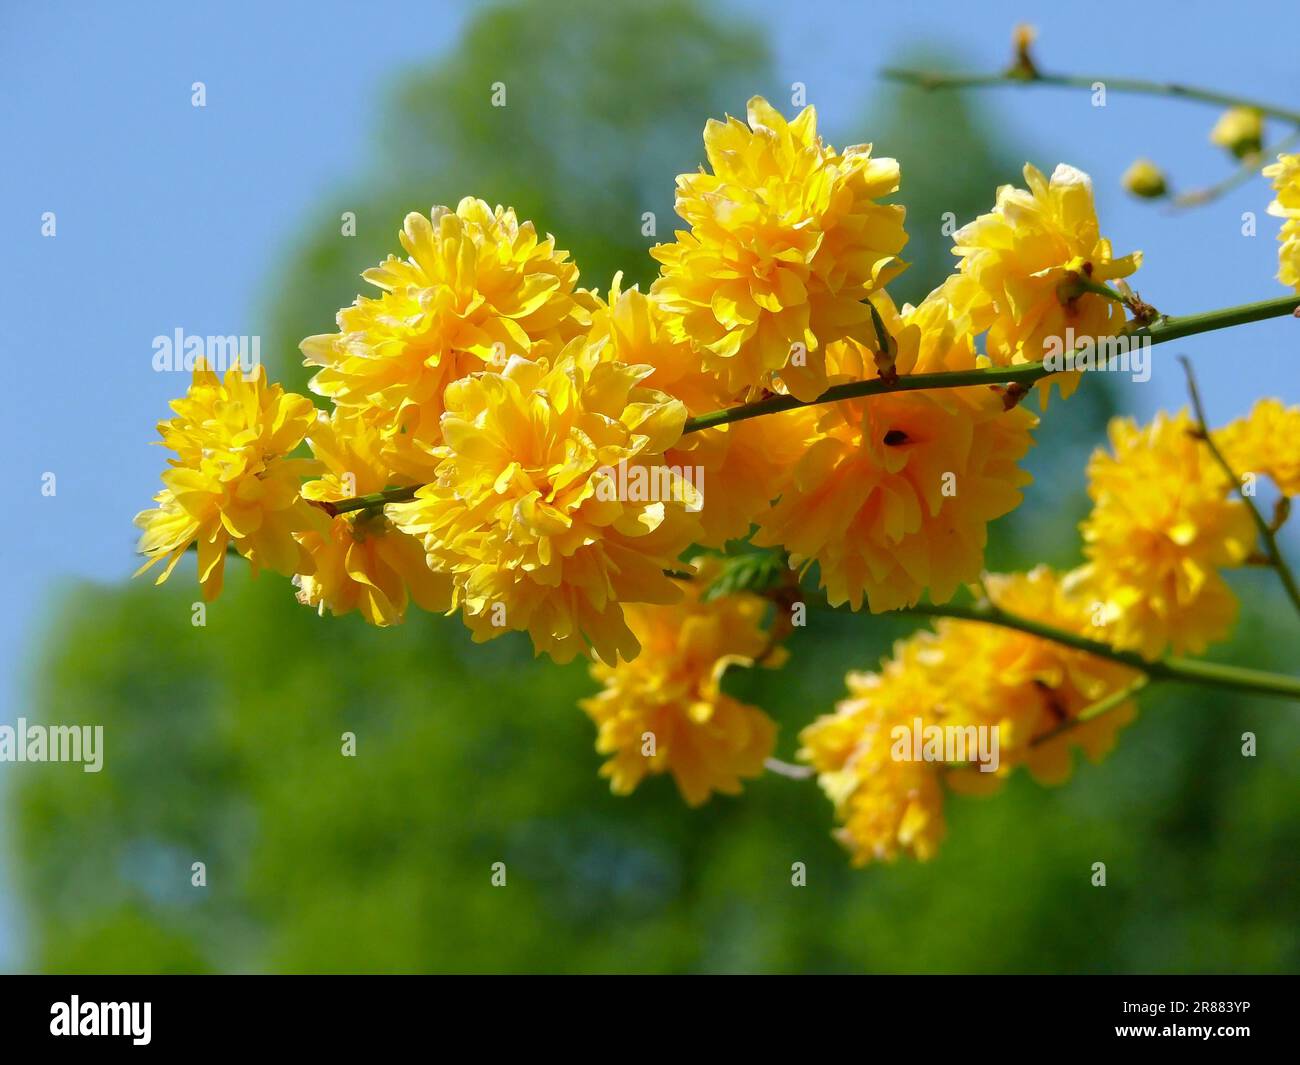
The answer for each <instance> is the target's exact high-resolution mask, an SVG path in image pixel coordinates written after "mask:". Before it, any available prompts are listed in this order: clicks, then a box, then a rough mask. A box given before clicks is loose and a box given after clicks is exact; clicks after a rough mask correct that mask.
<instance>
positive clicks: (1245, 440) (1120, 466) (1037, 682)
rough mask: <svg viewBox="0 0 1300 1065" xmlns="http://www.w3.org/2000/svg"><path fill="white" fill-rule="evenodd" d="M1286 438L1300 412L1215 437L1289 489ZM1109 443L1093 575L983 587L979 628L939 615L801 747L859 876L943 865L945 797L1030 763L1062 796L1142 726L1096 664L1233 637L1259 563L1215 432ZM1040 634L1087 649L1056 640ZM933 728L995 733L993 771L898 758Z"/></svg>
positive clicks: (1264, 411)
mask: <svg viewBox="0 0 1300 1065" xmlns="http://www.w3.org/2000/svg"><path fill="white" fill-rule="evenodd" d="M1284 424H1285V425H1289V426H1296V425H1298V424H1300V407H1292V408H1289V409H1287V408H1283V407H1282V406H1281V404H1280V403H1278V402H1277V401H1276V400H1265V401H1261V402H1260V403H1259V404H1257V405H1256V407H1255V409H1254V410H1253V411H1252V412H1251V414H1250V415H1249V417H1247V418H1243V419H1240V420H1238V421H1235V422H1233V423H1231V424H1230V425H1228V426H1227V427H1225V428H1224V429H1222V430H1219V431H1218V432H1217V433H1214V434H1211V435H1212V438H1213V439H1214V440H1216V441H1218V442H1219V446H1220V448H1221V449H1222V451H1223V452H1225V453H1226V454H1228V455H1230V456H1232V458H1230V459H1228V460H1226V461H1227V462H1228V463H1229V468H1230V469H1234V472H1235V467H1233V466H1232V465H1231V463H1232V462H1233V461H1234V460H1235V461H1243V462H1247V464H1248V465H1249V464H1252V463H1253V465H1254V469H1255V470H1256V471H1258V472H1260V473H1268V475H1269V476H1270V477H1273V478H1275V479H1276V480H1277V482H1278V486H1279V488H1281V489H1282V490H1283V491H1284V492H1285V491H1286V489H1287V487H1288V486H1289V487H1291V488H1292V489H1293V488H1294V487H1295V485H1294V484H1293V483H1289V482H1288V476H1291V477H1293V476H1294V475H1295V473H1296V463H1297V461H1300V457H1298V456H1297V453H1296V450H1295V448H1294V445H1291V446H1290V447H1289V449H1288V448H1287V444H1286V443H1278V441H1279V440H1280V439H1281V438H1279V437H1278V436H1276V435H1274V434H1275V432H1276V430H1277V429H1278V428H1279V427H1280V426H1282V425H1284ZM1110 439H1111V450H1110V451H1106V450H1102V449H1099V450H1098V451H1097V452H1096V453H1095V454H1094V455H1093V457H1092V460H1091V462H1090V463H1089V466H1088V476H1089V493H1090V495H1091V497H1092V500H1093V509H1092V512H1091V513H1090V514H1089V515H1088V517H1087V518H1086V519H1085V520H1084V522H1083V523H1082V524H1081V526H1080V529H1081V532H1082V536H1083V545H1084V554H1085V556H1086V558H1087V561H1086V562H1085V563H1084V564H1083V565H1081V566H1079V567H1077V568H1075V569H1073V570H1070V571H1068V572H1065V573H1057V572H1055V571H1053V570H1051V569H1049V568H1047V567H1045V566H1039V567H1037V568H1036V569H1034V570H1032V571H1030V572H1029V573H1022V574H1010V575H999V574H989V575H985V576H984V578H983V580H982V582H981V587H980V588H979V589H978V590H979V591H980V592H982V594H983V595H984V596H985V599H984V600H983V606H982V608H981V609H980V610H977V611H976V612H975V616H976V617H978V618H981V620H967V619H952V618H947V619H943V620H940V621H938V622H937V623H936V625H935V626H934V629H933V631H922V632H918V633H916V634H915V635H913V636H912V637H910V638H909V639H907V640H903V641H900V642H899V643H898V644H897V645H896V646H895V648H894V654H893V656H892V657H891V658H890V659H889V660H887V661H886V662H885V663H884V664H883V665H882V667H881V669H880V670H879V671H878V672H876V673H850V674H849V675H848V677H847V685H848V690H849V697H848V698H847V699H846V700H844V701H843V702H841V703H840V704H839V706H838V707H837V710H836V713H834V714H831V715H827V716H824V717H821V718H819V719H817V720H816V721H814V722H813V724H812V725H810V726H808V728H806V729H805V730H804V731H803V733H802V734H801V740H802V748H801V750H800V757H801V758H802V759H803V760H805V761H807V762H808V763H809V764H810V765H812V767H813V768H814V769H815V770H816V771H817V773H818V779H819V781H820V783H821V785H822V788H823V790H824V791H825V792H826V794H827V796H828V797H829V798H830V800H831V802H832V803H833V804H834V807H835V812H836V815H837V818H838V820H839V821H840V822H841V828H840V829H839V831H838V836H839V838H840V839H841V841H842V842H843V843H844V844H845V846H846V847H847V848H848V849H849V851H850V852H851V854H852V855H853V860H854V861H855V862H856V863H857V864H862V863H865V862H868V861H871V860H880V859H884V860H892V859H893V858H895V857H897V856H898V855H899V854H909V855H912V856H914V857H916V858H920V859H926V858H929V857H931V856H933V854H934V853H935V851H936V849H937V847H938V845H939V843H940V841H941V840H942V838H943V834H944V818H943V803H944V798H945V796H946V795H947V793H948V792H955V793H987V792H989V791H991V790H993V789H994V788H996V787H997V786H998V784H999V783H1000V782H1001V781H1002V780H1003V779H1004V778H1005V777H1006V775H1007V774H1008V773H1009V772H1010V771H1011V770H1013V769H1014V768H1015V767H1016V766H1020V765H1023V766H1024V767H1025V768H1026V769H1027V770H1028V771H1029V773H1030V774H1031V775H1032V776H1033V777H1034V778H1035V779H1036V780H1037V781H1038V782H1039V783H1043V784H1058V783H1061V782H1063V781H1064V780H1066V779H1067V778H1068V777H1069V775H1070V771H1071V767H1072V757H1071V750H1072V748H1074V747H1078V748H1080V749H1081V750H1082V751H1083V752H1084V753H1085V754H1086V755H1087V757H1088V758H1090V759H1092V760H1094V761H1096V760H1098V759H1100V758H1101V757H1103V756H1104V755H1105V754H1106V753H1107V752H1108V751H1109V750H1110V749H1111V747H1112V746H1113V745H1114V742H1115V737H1116V734H1117V732H1118V730H1119V729H1120V728H1121V727H1123V726H1124V725H1126V724H1128V723H1129V722H1130V721H1132V720H1133V718H1134V716H1135V713H1136V707H1135V705H1134V703H1133V701H1132V699H1131V698H1130V697H1129V696H1130V695H1131V694H1132V693H1133V692H1134V691H1135V690H1136V687H1138V686H1140V685H1141V683H1143V674H1142V673H1141V672H1140V671H1139V670H1138V669H1136V668H1133V667H1130V666H1128V665H1126V664H1124V663H1123V662H1117V661H1115V660H1114V658H1115V657H1118V656H1114V657H1108V656H1107V654H1103V653H1099V652H1110V651H1120V652H1123V651H1133V652H1136V653H1137V654H1138V655H1140V656H1141V658H1147V659H1153V658H1155V657H1157V656H1158V655H1160V654H1162V653H1163V652H1164V651H1165V650H1166V649H1167V648H1172V649H1173V651H1175V652H1179V653H1181V652H1183V651H1186V650H1193V651H1201V650H1204V648H1205V647H1206V646H1207V644H1209V643H1210V642H1212V641H1215V640H1220V639H1222V638H1223V637H1224V636H1226V635H1227V631H1228V628H1229V625H1230V623H1231V621H1232V619H1233V617H1234V616H1235V614H1236V609H1237V601H1236V598H1235V597H1234V596H1233V594H1232V592H1231V591H1230V589H1229V588H1228V586H1227V584H1226V582H1225V581H1224V580H1223V577H1222V574H1221V571H1222V570H1223V569H1225V568H1230V567H1233V566H1239V565H1241V564H1242V562H1243V561H1244V560H1245V559H1246V557H1247V556H1248V555H1249V554H1250V552H1251V550H1252V548H1253V546H1254V538H1255V528H1254V525H1253V523H1252V519H1251V517H1250V513H1249V510H1248V509H1247V505H1246V503H1245V502H1244V500H1242V499H1239V498H1234V497H1233V493H1234V490H1235V486H1234V484H1233V481H1232V479H1231V478H1230V477H1229V475H1228V474H1227V473H1226V472H1225V471H1224V469H1223V468H1222V467H1221V466H1220V465H1219V462H1218V459H1216V457H1215V453H1214V452H1213V451H1212V450H1211V448H1210V447H1209V446H1208V442H1207V440H1206V438H1205V434H1204V432H1203V431H1202V430H1201V428H1200V427H1199V426H1198V425H1196V424H1195V423H1193V421H1192V420H1191V419H1190V417H1189V416H1188V415H1187V414H1186V413H1185V412H1183V413H1179V414H1177V415H1173V416H1169V415H1165V414H1158V415H1157V416H1156V418H1155V420H1154V421H1153V422H1152V423H1151V424H1150V425H1148V426H1144V427H1139V426H1137V425H1136V424H1134V422H1133V421H1132V420H1131V419H1128V418H1116V419H1114V420H1113V421H1112V422H1111V425H1110ZM1290 439H1291V440H1294V439H1295V438H1294V437H1291V438H1290ZM1283 452H1286V454H1287V458H1283V457H1282V453H1283ZM1273 464H1279V465H1273ZM1242 468H1246V467H1245V466H1243V467H1242ZM1274 470H1276V472H1274ZM1026 622H1027V623H1030V624H1029V625H1028V626H1026V625H1025V624H1024V623H1026ZM1035 624H1037V625H1044V626H1048V627H1049V628H1050V629H1051V630H1053V632H1054V633H1056V634H1065V635H1066V636H1069V637H1079V638H1081V639H1082V641H1084V642H1082V643H1078V644H1077V645H1071V644H1068V643H1062V642H1060V641H1058V640H1054V639H1051V638H1048V637H1045V636H1043V635H1041V634H1039V633H1038V632H1035V631H1033V630H1034V625H1035ZM1089 647H1094V648H1096V650H1095V651H1094V650H1089ZM1141 658H1138V659H1137V661H1139V662H1140V661H1141ZM932 728H933V729H938V730H956V733H955V734H956V735H961V736H972V737H973V736H980V735H984V736H996V744H995V746H994V748H993V749H994V750H995V751H996V752H997V753H996V765H993V764H987V763H986V764H983V765H981V764H978V761H977V760H976V759H972V758H971V757H969V755H968V756H967V757H966V758H963V759H961V760H960V761H959V762H953V761H949V760H947V759H946V753H947V752H946V751H941V750H939V749H938V748H936V749H935V750H934V751H933V752H932V754H929V755H925V756H923V757H915V756H914V754H915V752H914V751H913V749H912V748H911V747H910V746H909V744H908V742H903V743H902V746H901V747H900V746H899V736H900V735H901V736H902V737H903V738H904V741H906V740H907V739H908V738H909V737H910V736H911V735H913V734H916V733H923V732H924V731H925V730H927V729H932ZM900 730H901V731H900ZM980 730H984V731H983V733H981V731H980ZM936 734H938V733H936ZM944 734H945V735H950V734H954V733H951V732H948V733H944ZM971 749H974V748H973V747H972V748H971Z"/></svg>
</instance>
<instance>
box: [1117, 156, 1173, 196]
mask: <svg viewBox="0 0 1300 1065" xmlns="http://www.w3.org/2000/svg"><path fill="white" fill-rule="evenodd" d="M1120 182H1121V183H1122V184H1123V186H1124V188H1126V189H1127V190H1128V191H1129V192H1131V193H1132V194H1133V195H1134V196H1141V197H1142V198H1143V199H1145V200H1158V199H1159V198H1160V197H1161V196H1163V195H1164V194H1165V193H1166V192H1167V191H1168V186H1167V185H1166V183H1165V175H1164V174H1163V173H1162V172H1161V170H1160V168H1159V167H1158V166H1156V164H1155V163H1153V162H1152V161H1151V160H1150V159H1138V160H1135V161H1134V163H1133V165H1132V166H1130V167H1129V168H1128V169H1127V170H1125V171H1124V176H1123V177H1122V178H1120Z"/></svg>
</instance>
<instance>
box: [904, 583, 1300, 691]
mask: <svg viewBox="0 0 1300 1065" xmlns="http://www.w3.org/2000/svg"><path fill="white" fill-rule="evenodd" d="M901 613H909V614H921V615H924V616H926V617H935V618H955V619H957V620H959V621H978V622H983V623H984V624H987V625H1000V626H1002V627H1003V628H1007V629H1015V630H1017V631H1018V632H1023V633H1027V634H1028V635H1030V636H1037V637H1039V638H1040V639H1044V640H1050V641H1052V642H1053V643H1059V644H1062V645H1064V646H1066V647H1071V648H1073V649H1074V650H1076V651H1084V652H1086V653H1087V654H1091V655H1096V656H1097V657H1098V658H1105V659H1109V660H1110V661H1112V662H1118V663H1120V664H1121V665H1125V666H1128V667H1129V668H1130V669H1134V670H1137V671H1138V672H1140V673H1144V674H1146V676H1147V677H1149V678H1150V679H1151V680H1172V681H1180V682H1182V683H1184V684H1202V685H1208V686H1209V687H1214V688H1228V689H1231V690H1232V691H1248V692H1255V693H1257V694H1259V695H1271V696H1277V697H1280V698H1283V699H1297V700H1300V677H1291V676H1287V675H1286V674H1283V673H1266V672H1264V671H1263V670H1258V669H1246V668H1244V667H1242V666H1230V665H1225V664H1223V663H1220V662H1204V661H1200V660H1198V659H1190V658H1158V659H1156V660H1154V661H1147V660H1146V659H1145V658H1143V657H1142V656H1141V655H1139V654H1137V653H1136V652H1134V651H1120V650H1117V649H1116V648H1114V647H1111V646H1110V645H1109V644H1105V643H1102V642H1101V641H1099V640H1093V639H1090V638H1088V637H1087V636H1080V635H1079V634H1077V633H1073V632H1067V631H1066V630H1065V629H1058V628H1056V627H1055V626H1052V625H1046V624H1044V623H1043V622H1041V621H1033V620H1031V619H1029V618H1022V617H1019V616H1017V615H1015V614H1008V613H1006V612H1005V611H1003V610H1001V609H1000V608H999V607H997V606H995V605H994V604H993V603H990V602H988V601H987V600H985V601H981V602H979V603H976V604H974V605H971V606H952V605H945V606H935V605H933V604H929V603H920V604H918V605H916V606H913V607H906V608H905V609H904V610H903V611H901Z"/></svg>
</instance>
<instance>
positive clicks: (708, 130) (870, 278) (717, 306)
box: [651, 96, 907, 400]
mask: <svg viewBox="0 0 1300 1065" xmlns="http://www.w3.org/2000/svg"><path fill="white" fill-rule="evenodd" d="M704 143H705V147H706V150H707V154H708V158H709V164H710V166H711V167H712V173H708V172H703V171H702V172H701V173H698V174H683V175H681V176H680V177H678V179H677V212H678V214H680V215H681V216H682V218H684V219H685V220H686V222H687V223H688V224H689V225H690V227H691V228H690V231H689V232H685V231H679V232H678V233H677V240H676V242H675V243H673V244H661V245H658V246H657V247H655V248H653V249H652V250H651V254H652V255H653V256H654V257H655V258H656V259H658V260H659V262H660V263H661V264H662V275H661V277H660V278H659V280H658V281H656V282H655V284H654V287H653V288H652V290H651V292H652V295H653V296H654V297H655V298H656V299H657V300H658V301H659V302H660V304H661V305H662V306H663V307H664V309H665V310H666V311H668V312H669V314H670V315H671V316H672V318H673V328H674V331H675V332H676V333H677V335H679V336H683V337H691V338H693V339H694V340H695V341H696V342H697V343H699V344H700V346H701V347H702V348H703V349H704V359H705V364H706V366H708V368H709V369H710V370H713V371H715V372H716V373H717V374H718V375H719V376H720V378H721V379H722V381H723V384H724V386H725V388H726V389H727V391H728V392H730V393H733V394H740V393H752V394H755V395H756V394H757V393H759V392H761V391H762V390H763V389H773V388H775V387H776V385H777V382H778V381H779V382H780V386H781V388H782V389H783V390H787V391H789V392H791V393H793V394H794V395H796V396H798V397H799V398H800V399H806V400H811V399H815V398H816V397H817V396H818V395H819V394H820V393H821V392H822V391H823V390H824V389H825V386H826V374H825V367H824V355H823V349H824V346H825V345H826V344H828V343H830V342H831V341H834V340H838V339H840V338H842V337H846V336H857V337H859V338H860V339H865V337H866V336H867V332H866V331H867V330H869V329H870V328H871V323H870V318H869V315H868V312H867V309H866V307H865V306H864V305H863V303H862V301H863V300H864V299H865V298H866V296H867V295H868V294H869V293H871V292H873V291H875V290H876V289H878V288H881V287H882V286H883V285H884V284H885V283H886V282H887V281H888V280H889V279H890V278H892V277H894V276H895V275H896V274H897V273H898V272H899V271H900V270H902V268H903V264H902V263H901V262H899V260H898V258H897V256H898V253H899V252H900V251H901V250H902V248H903V245H904V244H905V243H906V242H907V235H906V234H905V233H904V232H903V214H904V211H903V208H902V207H899V206H889V205H882V204H878V203H876V202H875V201H876V200H878V199H880V198H882V197H884V196H888V195H890V194H891V193H893V192H895V191H897V189H898V181H899V175H898V163H897V162H896V161H895V160H893V159H873V158H871V146H870V145H859V146H855V147H850V148H846V149H845V150H844V151H843V152H842V153H841V152H836V151H835V150H834V149H833V148H831V147H830V146H829V145H826V144H824V143H823V142H822V139H821V138H820V137H819V136H818V135H817V115H816V112H815V111H814V110H813V108H812V107H807V108H805V109H804V110H803V111H802V112H801V113H800V115H799V117H798V118H796V119H795V120H794V121H793V122H789V123H787V122H786V120H785V119H784V118H783V117H782V116H781V115H780V114H779V113H778V112H777V111H776V110H775V109H774V108H773V107H772V106H771V105H770V104H769V103H768V102H767V101H766V100H764V99H763V98H762V97H758V96H756V97H754V98H753V99H751V100H750V101H749V107H748V125H746V123H744V122H741V121H739V120H737V119H735V118H729V119H728V120H727V121H726V122H725V123H724V122H718V121H716V120H710V121H709V123H708V125H707V126H706V127H705V130H704Z"/></svg>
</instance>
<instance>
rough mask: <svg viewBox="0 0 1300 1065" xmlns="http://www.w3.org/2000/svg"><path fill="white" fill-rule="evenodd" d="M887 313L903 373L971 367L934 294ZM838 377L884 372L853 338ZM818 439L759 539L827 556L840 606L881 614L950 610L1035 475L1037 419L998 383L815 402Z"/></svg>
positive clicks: (800, 554) (825, 568)
mask: <svg viewBox="0 0 1300 1065" xmlns="http://www.w3.org/2000/svg"><path fill="white" fill-rule="evenodd" d="M876 302H877V305H878V306H879V307H880V308H881V311H882V317H883V318H885V319H886V326H887V327H888V329H889V332H890V334H891V335H892V336H893V337H894V338H895V340H897V342H898V347H899V352H898V356H897V363H896V369H897V370H898V372H899V373H901V374H909V373H914V372H916V373H921V372H937V371H943V370H960V369H971V368H973V367H975V366H976V364H977V357H976V355H975V352H974V348H973V346H972V344H971V338H970V335H969V334H968V333H965V332H963V331H962V330H961V328H960V323H958V322H954V321H953V320H951V319H950V318H949V315H948V309H947V307H946V306H945V305H944V303H943V301H942V299H941V297H938V296H932V297H931V298H930V299H928V300H926V301H925V302H924V303H923V304H922V305H921V306H920V307H918V308H916V309H915V310H913V309H911V308H905V309H904V310H905V313H904V315H902V316H899V315H898V314H897V312H895V311H894V310H893V308H892V306H890V305H889V303H888V299H887V297H878V298H877V299H876ZM828 363H829V364H830V365H831V368H832V371H833V374H834V378H833V379H834V380H836V381H839V380H846V381H847V380H860V379H870V378H874V377H876V376H877V370H876V366H875V361H874V358H873V356H872V354H871V353H870V352H869V351H866V350H865V349H863V348H861V347H860V346H858V345H856V344H854V343H853V342H851V341H846V342H842V343H840V344H837V345H835V346H834V347H833V348H832V350H831V351H830V353H829V356H828ZM816 410H817V412H818V422H817V431H816V435H815V437H814V438H813V440H812V441H811V443H810V444H809V445H808V447H807V450H806V452H805V454H804V455H803V457H802V458H801V459H800V460H799V462H798V464H797V465H796V466H795V467H794V471H793V476H792V479H791V483H790V484H789V485H788V486H787V487H786V489H785V492H784V494H783V495H782V497H781V499H780V501H779V502H778V503H777V504H776V506H775V507H773V508H772V509H771V511H770V512H768V513H767V514H766V515H764V516H762V517H760V518H759V522H760V527H759V532H758V534H757V536H756V537H755V538H754V542H755V543H756V544H761V545H768V546H772V545H782V546H784V547H785V548H786V549H787V550H788V551H789V552H790V556H791V561H792V562H793V563H794V564H796V565H804V566H807V565H810V564H811V563H813V562H816V563H817V565H818V569H819V574H820V580H821V586H822V587H823V588H825V589H826V594H827V598H828V599H829V601H830V602H831V604H832V605H839V604H841V603H844V602H848V603H850V604H851V605H852V607H853V609H855V610H856V609H858V608H860V607H861V605H862V601H863V598H864V597H865V598H866V600H867V603H868V606H869V608H870V609H871V610H872V611H876V612H879V611H884V610H895V609H898V608H899V607H903V606H910V605H912V604H914V603H916V602H917V601H918V600H919V599H920V598H921V595H922V594H923V593H924V592H925V591H926V590H927V589H928V590H929V593H930V595H931V597H932V598H933V599H934V600H935V601H936V602H943V601H945V600H947V599H949V598H951V596H952V595H953V593H954V592H955V591H956V590H957V588H958V587H959V586H960V585H961V584H962V583H964V582H965V581H969V580H972V579H974V578H975V577H976V576H977V575H978V574H979V572H980V569H981V568H982V567H983V564H984V546H985V543H986V541H987V527H988V523H989V522H990V521H992V520H993V519H994V518H997V517H1000V516H1001V515H1003V514H1006V513H1007V512H1008V511H1010V510H1012V509H1014V508H1015V507H1016V506H1017V505H1018V504H1019V503H1020V500H1021V494H1020V491H1019V489H1020V486H1022V485H1024V484H1026V483H1028V481H1029V480H1030V478H1029V475H1028V474H1027V473H1025V472H1024V471H1022V470H1021V469H1019V467H1018V466H1017V465H1016V463H1017V461H1018V460H1019V459H1021V458H1022V457H1023V456H1024V455H1025V453H1026V452H1027V451H1028V449H1029V447H1030V446H1031V444H1032V442H1033V441H1032V438H1031V436H1030V431H1031V430H1032V429H1033V427H1034V425H1035V424H1036V421H1037V420H1036V418H1035V417H1034V416H1033V415H1032V414H1031V413H1030V412H1029V411H1027V410H1025V409H1024V408H1023V407H1015V408H1013V409H1012V410H1010V411H1007V410H1005V409H1004V405H1003V402H1002V400H1001V398H1000V397H999V396H998V395H997V394H996V393H994V392H993V391H991V390H990V389H988V388H983V387H970V388H960V389H944V390H936V391H929V392H926V391H900V392H891V393H885V394H882V395H878V396H872V397H869V398H866V399H859V400H845V401H841V402H838V403H834V404H827V405H825V406H821V407H818V408H816Z"/></svg>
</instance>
